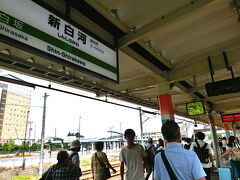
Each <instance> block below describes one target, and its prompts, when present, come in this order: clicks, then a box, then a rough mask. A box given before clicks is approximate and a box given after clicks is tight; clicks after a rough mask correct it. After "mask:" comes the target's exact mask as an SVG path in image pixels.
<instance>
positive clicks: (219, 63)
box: [168, 48, 240, 81]
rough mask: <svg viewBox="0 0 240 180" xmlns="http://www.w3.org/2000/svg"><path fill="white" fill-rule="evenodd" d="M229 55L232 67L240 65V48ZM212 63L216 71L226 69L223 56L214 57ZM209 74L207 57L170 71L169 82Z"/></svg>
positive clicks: (229, 52) (228, 52)
mask: <svg viewBox="0 0 240 180" xmlns="http://www.w3.org/2000/svg"><path fill="white" fill-rule="evenodd" d="M227 54H228V59H229V65H230V66H233V65H235V64H237V63H240V49H239V48H238V49H235V50H231V51H227ZM211 61H212V65H213V70H214V71H217V70H220V69H224V68H225V63H224V60H223V56H222V54H219V55H216V56H213V57H212V58H211ZM207 73H209V67H208V61H207V56H206V58H204V59H202V60H199V61H196V62H194V63H192V64H188V65H186V66H182V67H180V68H177V69H173V70H170V71H169V74H168V80H169V81H177V80H183V79H187V78H188V77H191V76H194V75H201V74H207Z"/></svg>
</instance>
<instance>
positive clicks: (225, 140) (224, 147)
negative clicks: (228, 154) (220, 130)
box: [222, 137, 227, 152]
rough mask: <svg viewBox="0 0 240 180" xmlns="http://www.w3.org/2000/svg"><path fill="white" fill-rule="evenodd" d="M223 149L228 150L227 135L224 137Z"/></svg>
mask: <svg viewBox="0 0 240 180" xmlns="http://www.w3.org/2000/svg"><path fill="white" fill-rule="evenodd" d="M222 150H223V152H224V151H226V150H227V138H226V137H223V138H222Z"/></svg>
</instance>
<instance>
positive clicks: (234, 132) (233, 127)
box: [232, 122, 237, 137]
mask: <svg viewBox="0 0 240 180" xmlns="http://www.w3.org/2000/svg"><path fill="white" fill-rule="evenodd" d="M232 131H233V135H234V137H237V135H236V129H235V126H234V122H232Z"/></svg>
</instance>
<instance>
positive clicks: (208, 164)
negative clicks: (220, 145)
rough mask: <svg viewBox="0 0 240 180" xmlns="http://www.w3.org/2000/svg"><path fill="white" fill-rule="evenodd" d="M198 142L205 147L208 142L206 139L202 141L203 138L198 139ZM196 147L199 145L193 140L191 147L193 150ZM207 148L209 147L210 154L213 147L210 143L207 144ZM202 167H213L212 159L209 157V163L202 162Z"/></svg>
mask: <svg viewBox="0 0 240 180" xmlns="http://www.w3.org/2000/svg"><path fill="white" fill-rule="evenodd" d="M198 143H199V146H200V147H203V146H204V144H205V143H206V142H205V141H202V140H198ZM194 147H197V144H196V142H193V143H192V145H191V147H190V150H191V151H194ZM206 149H208V154H209V155H210V154H211V148H210V147H209V144H208V145H207V147H206ZM202 167H203V168H211V167H212V164H211V161H210V159H209V162H208V163H202Z"/></svg>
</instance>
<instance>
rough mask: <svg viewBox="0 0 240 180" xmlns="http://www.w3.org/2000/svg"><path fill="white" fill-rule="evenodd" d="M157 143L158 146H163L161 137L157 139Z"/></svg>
mask: <svg viewBox="0 0 240 180" xmlns="http://www.w3.org/2000/svg"><path fill="white" fill-rule="evenodd" d="M158 144H159V146H164V142H163V140H162V138H159V139H158Z"/></svg>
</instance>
